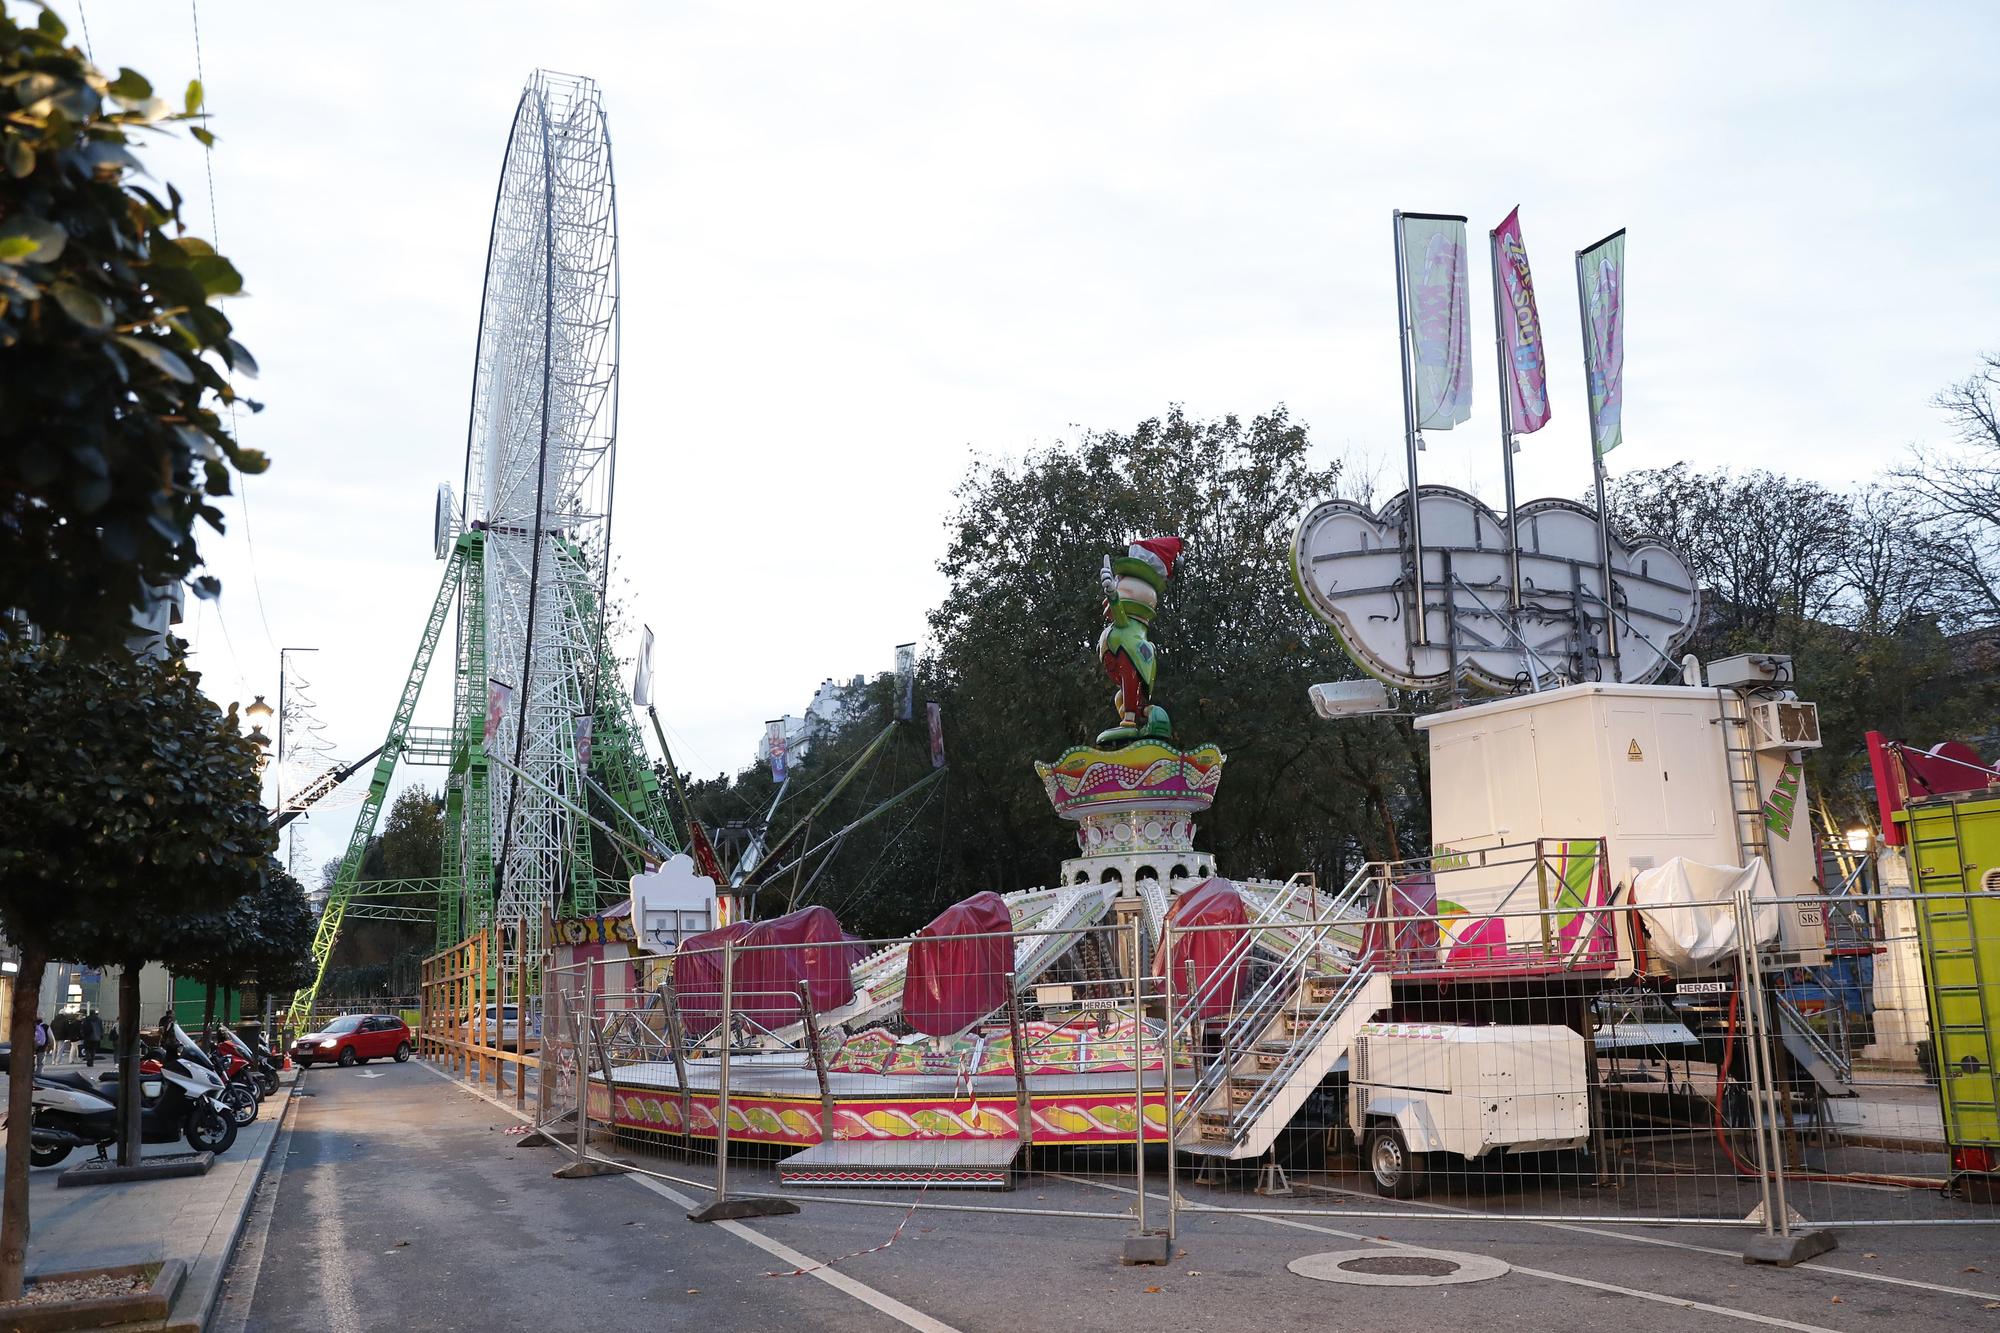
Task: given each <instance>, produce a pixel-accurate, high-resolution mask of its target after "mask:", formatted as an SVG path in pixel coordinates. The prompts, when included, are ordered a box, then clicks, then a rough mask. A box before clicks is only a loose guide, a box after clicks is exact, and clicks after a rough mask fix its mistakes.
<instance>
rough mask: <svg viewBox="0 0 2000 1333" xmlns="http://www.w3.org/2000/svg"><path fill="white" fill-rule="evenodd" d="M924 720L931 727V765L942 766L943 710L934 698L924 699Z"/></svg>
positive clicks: (934, 766)
mask: <svg viewBox="0 0 2000 1333" xmlns="http://www.w3.org/2000/svg"><path fill="white" fill-rule="evenodd" d="M924 720H925V721H926V722H928V723H929V724H930V729H931V767H932V768H943V767H944V710H943V709H941V708H939V707H938V702H937V700H935V699H926V700H925V701H924Z"/></svg>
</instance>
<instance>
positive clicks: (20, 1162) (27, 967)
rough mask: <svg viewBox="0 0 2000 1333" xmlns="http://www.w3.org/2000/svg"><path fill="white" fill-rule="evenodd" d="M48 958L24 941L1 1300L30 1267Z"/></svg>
mask: <svg viewBox="0 0 2000 1333" xmlns="http://www.w3.org/2000/svg"><path fill="white" fill-rule="evenodd" d="M47 966H48V960H47V959H46V958H44V957H43V956H42V955H41V954H40V953H39V952H37V951H36V950H34V949H32V948H29V947H27V946H25V945H24V946H23V947H22V949H21V970H20V971H19V972H18V973H16V974H15V977H14V1011H13V1013H12V1014H11V1015H10V1016H9V1020H8V1023H7V1033H8V1040H10V1041H12V1042H13V1043H14V1050H13V1054H12V1055H11V1057H10V1058H9V1060H8V1063H7V1125H8V1133H7V1195H6V1202H5V1204H4V1205H0V1301H11V1300H15V1299H17V1298H18V1297H19V1296H20V1294H21V1275H22V1273H23V1272H25V1271H26V1270H27V1267H28V1140H29V1133H28V1127H29V1126H30V1125H31V1124H33V1123H34V1102H33V1098H34V1094H35V1061H34V1058H33V1056H32V1055H30V1054H29V1052H31V1051H33V1050H34V1048H35V1009H36V1007H37V1006H38V1005H39V1004H40V1003H41V999H42V969H43V968H45V967H47Z"/></svg>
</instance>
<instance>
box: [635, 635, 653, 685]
mask: <svg viewBox="0 0 2000 1333" xmlns="http://www.w3.org/2000/svg"><path fill="white" fill-rule="evenodd" d="M632 702H633V703H635V704H650V703H652V702H653V629H652V626H650V625H641V626H640V627H639V667H638V670H637V671H635V672H634V673H633V675H632Z"/></svg>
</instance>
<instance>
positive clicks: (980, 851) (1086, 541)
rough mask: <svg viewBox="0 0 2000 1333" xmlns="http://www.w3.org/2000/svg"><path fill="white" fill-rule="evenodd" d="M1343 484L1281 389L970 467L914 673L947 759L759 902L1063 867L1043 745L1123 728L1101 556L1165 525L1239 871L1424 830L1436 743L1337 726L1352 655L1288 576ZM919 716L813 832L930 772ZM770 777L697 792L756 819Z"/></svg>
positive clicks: (878, 917) (1414, 845)
mask: <svg viewBox="0 0 2000 1333" xmlns="http://www.w3.org/2000/svg"><path fill="white" fill-rule="evenodd" d="M1340 482H1341V475H1340V471H1339V469H1338V468H1337V467H1335V466H1318V465H1315V464H1314V463H1313V461H1312V458H1311V449H1310V443H1309V440H1308V438H1307V434H1306V431H1305V428H1304V427H1303V426H1302V425H1300V424H1299V423H1297V422H1295V421H1293V420H1292V419H1291V418H1290V417H1289V415H1288V414H1287V413H1286V412H1285V410H1284V409H1283V408H1282V407H1280V408H1277V409H1274V410H1273V411H1271V412H1269V413H1266V414H1264V415H1262V416H1259V417H1256V418H1253V419H1250V420H1247V421H1246V420H1243V419H1240V418H1237V417H1234V416H1230V417H1223V418H1219V419H1215V420H1207V421H1204V420H1198V419H1195V418H1191V417H1188V416H1187V415H1186V414H1185V413H1183V412H1182V411H1180V410H1179V409H1178V408H1177V409H1175V410H1173V411H1171V412H1169V413H1168V414H1167V415H1166V416H1165V417H1163V418H1159V419H1154V420H1149V421H1145V422H1142V423H1140V424H1139V425H1138V426H1137V427H1136V428H1134V429H1133V430H1131V431H1129V432H1112V431H1093V432H1089V433H1086V434H1085V435H1083V436H1082V437H1081V438H1080V439H1078V440H1076V441H1074V442H1071V443H1064V444H1059V445H1056V446H1054V447H1052V448H1049V449H1046V450H1042V451H1040V452H1037V453H1035V454H1033V455H1031V456H1029V457H1027V458H1025V459H1022V460H1019V461H1016V462H982V463H979V464H976V465H975V466H974V467H973V468H972V469H971V470H970V472H969V474H968V475H967V477H966V479H965V481H964V483H963V484H962V485H961V486H960V488H959V490H958V493H957V507H956V510H955V512H954V513H953V514H952V516H951V517H950V519H949V520H948V523H947V529H946V535H947V549H946V553H945V556H944V558H943V560H942V561H941V562H940V567H941V568H942V569H943V571H944V573H945V574H946V576H947V577H948V578H949V580H950V592H949V594H948V596H947V598H946V600H945V601H944V603H943V604H942V605H940V606H939V607H938V608H937V609H936V610H934V611H933V612H932V613H931V616H930V625H931V638H932V643H933V648H932V650H931V653H930V655H929V657H928V658H927V659H926V660H925V661H924V662H922V663H921V664H920V667H919V676H918V686H917V697H918V698H919V700H922V699H925V698H932V699H937V700H938V701H939V702H940V703H941V705H942V706H943V710H944V716H945V748H946V752H947V755H948V758H949V762H950V771H949V775H948V778H947V779H946V782H945V784H944V786H943V788H942V789H936V790H933V789H926V792H925V793H924V794H923V795H921V796H918V797H916V798H913V801H912V802H911V803H910V804H909V805H907V806H899V807H897V808H895V809H892V810H890V811H887V812H885V813H884V814H883V815H882V816H881V817H880V818H878V819H876V820H874V821H873V822H871V823H869V824H868V825H866V826H865V827H864V828H862V829H859V830H856V831H855V832H854V833H853V834H852V835H850V836H849V837H848V838H847V839H846V840H845V841H844V843H842V844H841V845H840V846H839V847H838V848H836V849H829V852H828V853H824V854H823V855H830V854H831V853H832V852H833V851H836V850H837V852H838V856H837V858H836V859H835V860H834V861H833V862H832V863H831V864H830V865H828V866H826V867H824V868H822V867H821V866H819V865H818V864H817V863H811V864H807V865H804V866H802V867H799V868H798V869H797V870H796V871H794V872H792V873H791V874H787V875H781V876H778V877H777V879H776V880H775V881H774V882H773V886H772V889H771V890H767V891H766V893H765V894H764V895H763V896H762V897H761V899H760V902H759V912H760V913H761V914H769V913H770V912H772V911H776V910H781V909H782V908H783V907H784V906H785V905H787V904H788V903H789V902H791V901H792V900H793V899H792V892H793V888H794V885H795V884H796V885H797V886H798V889H799V897H798V901H799V902H801V903H805V902H819V903H824V904H826V905H828V906H832V907H833V908H834V909H835V910H836V912H837V913H838V914H839V915H840V916H841V918H842V920H843V921H844V922H846V923H847V924H848V926H849V928H850V929H854V930H857V931H859V932H861V933H863V934H868V935H887V934H895V933H900V932H902V931H906V930H908V929H910V928H912V927H914V926H917V925H920V924H922V923H923V922H924V921H925V920H926V919H928V918H929V917H930V916H931V915H933V914H935V913H936V912H937V911H938V910H939V909H940V908H941V907H943V906H944V905H946V904H948V903H950V902H952V901H955V900H957V899H959V898H962V897H964V896H966V895H967V894H970V893H973V892H976V891H979V890H981V889H994V890H998V891H1002V892H1006V891H1010V890H1015V889H1022V888H1028V887H1032V886H1034V885H1038V884H1046V883H1049V882H1051V881H1052V880H1053V879H1054V877H1055V875H1056V872H1057V868H1058V864H1059V862H1060V861H1061V860H1062V859H1063V858H1065V857H1068V856H1073V855H1075V854H1076V852H1075V848H1076V844H1075V840H1074V826H1072V825H1068V824H1065V823H1064V822H1063V821H1061V820H1060V819H1058V818H1057V817H1056V815H1055V813H1054V812H1053V811H1052V810H1051V809H1050V808H1049V804H1048V801H1047V799H1046V797H1045V796H1044V794H1043V792H1042V787H1041V784H1040V782H1039V781H1038V780H1037V779H1036V777H1035V772H1034V761H1035V760H1036V759H1053V758H1054V757H1055V756H1056V755H1058V754H1060V753H1061V752H1062V751H1063V750H1064V749H1066V748H1067V747H1069V746H1071V745H1075V744H1079V743H1085V742H1088V741H1090V740H1091V738H1093V737H1094V736H1095V735H1096V734H1097V733H1098V731H1100V730H1102V729H1103V728H1104V727H1106V726H1109V725H1111V721H1112V717H1111V705H1110V700H1111V692H1112V687H1111V685H1110V683H1109V682H1108V681H1107V680H1106V679H1105V677H1104V675H1103V672H1102V670H1101V669H1100V666H1099V663H1098V660H1097V654H1096V640H1097V634H1098V630H1099V629H1100V627H1101V626H1102V623H1103V621H1102V616H1101V614H1100V610H1099V602H1100V598H1101V592H1100V589H1099V586H1098V578H1097V575H1098V569H1099V566H1100V565H1101V563H1102V561H1103V559H1104V557H1105V556H1106V555H1107V554H1112V553H1114V552H1120V551H1122V550H1123V548H1124V545H1125V543H1126V542H1127V541H1129V540H1130V539H1132V538H1135V537H1144V536H1154V535H1165V534H1175V535H1179V536H1181V537H1183V538H1185V539H1186V540H1187V542H1188V546H1187V549H1186V551H1185V552H1184V554H1183V556H1182V558H1181V561H1180V564H1179V566H1178V567H1177V568H1176V571H1175V574H1174V577H1173V579H1172V580H1171V581H1170V582H1169V583H1168V585H1167V590H1166V594H1165V596H1164V597H1163V598H1162V599H1161V607H1160V614H1159V617H1158V619H1157V620H1156V621H1155V622H1154V629H1153V638H1154V640H1155V642H1156V643H1158V644H1159V645H1160V650H1161V663H1160V671H1159V682H1158V692H1157V695H1156V700H1157V702H1159V703H1161V704H1163V705H1164V706H1165V707H1166V708H1167V709H1168V711H1169V713H1170V714H1171V716H1172V718H1173V723H1174V728H1175V731H1176V733H1177V736H1178V738H1179V739H1180V741H1181V742H1182V743H1184V744H1192V743H1198V742H1201V741H1206V740H1213V741H1215V742H1216V743H1217V744H1219V745H1220V746H1221V747H1222V748H1223V750H1224V751H1225V752H1226V753H1227V754H1228V756H1229V759H1228V765H1227V767H1226V768H1225V769H1224V774H1223V781H1222V790H1221V795H1220V797H1219V798H1218V800H1217V801H1216V804H1215V807H1214V809H1213V810H1212V811H1211V813H1210V815H1209V816H1208V817H1207V818H1205V819H1204V820H1202V821H1201V824H1202V832H1201V834H1200V835H1199V840H1200V843H1201V845H1203V846H1207V847H1211V848H1213V849H1214V850H1215V851H1216V853H1217V855H1218V859H1219V861H1220V863H1221V866H1222V869H1223V871H1224V873H1227V874H1233V875H1241V876H1245V877H1250V876H1261V875H1278V876H1284V875H1289V874H1291V873H1293V872H1295V871H1300V870H1309V871H1313V872H1316V873H1317V874H1318V875H1319V876H1320V877H1321V879H1322V881H1323V882H1324V881H1327V880H1331V881H1333V882H1335V883H1338V882H1341V881H1343V880H1344V879H1345V878H1346V877H1347V875H1348V874H1349V873H1350V872H1351V871H1352V870H1353V869H1354V868H1355V867H1356V866H1357V865H1358V864H1359V863H1360V862H1361V861H1363V860H1366V859H1375V858H1381V857H1390V856H1396V855H1399V854H1404V855H1406V854H1410V853H1413V852H1415V851H1418V850H1421V849H1422V847H1423V846H1424V845H1425V843H1426V841H1427V835H1428V816H1427V811H1426V801H1425V793H1424V789H1423V786H1422V748H1421V746H1420V744H1419V743H1418V742H1417V741H1416V739H1415V738H1414V737H1413V736H1412V735H1411V734H1410V732H1409V730H1408V729H1407V727H1399V726H1397V725H1396V724H1393V723H1389V722H1381V721H1361V722H1355V723H1350V724H1344V725H1340V726H1333V725H1329V724H1327V723H1324V722H1321V721H1319V720H1318V719H1317V718H1315V717H1314V715H1313V713H1312V709H1311V706H1310V705H1309V703H1308V702H1307V698H1306V690H1307V687H1308V686H1310V685H1311V684H1313V683H1314V682H1317V681H1326V680H1341V679H1353V678H1354V677H1355V676H1356V675H1357V671H1356V668H1355V667H1354V665H1353V664H1352V662H1351V661H1349V659H1348V658H1347V656H1346V654H1345V653H1344V652H1343V651H1342V650H1341V648H1340V645H1339V642H1338V640H1337V639H1336V638H1335V637H1334V635H1333V633H1332V631H1331V630H1330V629H1328V628H1327V627H1326V626H1325V625H1324V624H1322V623H1321V622H1320V621H1319V620H1317V619H1316V618H1314V617H1313V616H1312V614H1311V613H1310V612H1309V611H1308V610H1307V609H1306V607H1305V606H1304V604H1303V603H1302V602H1301V601H1300V600H1299V598H1298V595H1297V594H1296V593H1295V592H1294V591H1293V588H1292V576H1291V559H1290V539H1291V530H1292V524H1293V522H1294V520H1295V519H1296V517H1297V515H1298V513H1299V511H1300V510H1301V508H1303V507H1304V506H1305V505H1306V504H1308V503H1310V502H1312V501H1314V500H1317V499H1320V498H1322V497H1324V496H1327V495H1331V494H1334V493H1335V492H1336V490H1337V489H1338V487H1339V484H1340ZM892 693H893V691H892V687H891V684H890V680H889V678H888V677H886V676H884V677H882V678H879V679H878V680H876V681H875V682H873V684H872V685H871V686H870V688H869V691H868V695H867V698H866V700H865V703H864V705H863V707H862V708H860V709H859V710H858V711H857V712H856V714H855V715H854V716H853V717H852V718H851V719H850V720H849V721H847V722H846V723H845V724H844V725H841V726H839V727H837V728H835V729H833V730H832V731H831V732H830V733H829V734H826V735H823V736H819V737H816V738H815V740H814V742H813V745H812V747H811V750H810V752H809V753H808V755H807V756H806V758H805V760H804V761H803V762H802V763H800V764H799V765H798V767H797V770H796V772H795V773H794V776H793V779H792V787H791V789H790V792H789V793H788V796H787V801H786V806H785V809H786V810H788V811H792V812H796V811H800V810H802V809H804V808H805V807H806V806H809V805H810V804H811V803H812V801H813V799H814V793H815V792H816V791H818V790H823V788H821V787H820V786H819V784H821V783H825V782H829V781H830V780H831V773H832V772H833V770H835V769H836V768H838V767H840V766H841V765H842V764H844V763H845V762H846V761H847V760H848V759H849V758H851V757H852V756H853V755H854V754H855V753H857V752H858V750H859V749H860V747H861V746H862V745H864V744H865V743H866V742H867V741H868V739H870V738H871V737H872V736H873V735H874V734H875V733H876V732H877V731H879V730H880V728H881V727H882V726H883V724H884V723H885V721H886V720H887V718H888V717H889V715H890V708H891V697H892ZM921 716H922V715H921V709H920V711H919V720H918V723H917V725H916V726H914V727H908V728H904V729H903V731H902V733H901V734H899V735H897V736H896V737H895V738H894V739H893V741H892V742H891V744H889V745H888V746H886V747H885V748H884V750H883V751H881V752H880V753H879V755H878V757H877V758H876V759H875V760H874V761H872V762H873V764H874V766H875V768H876V770H877V771H873V772H870V773H869V774H866V775H863V776H862V777H859V778H857V779H856V781H855V782H854V783H852V784H851V785H850V787H849V789H848V791H847V792H846V793H845V794H844V795H843V797H842V800H841V802H840V803H839V804H838V805H836V806H835V807H833V808H831V809H829V810H828V811H827V812H826V813H825V814H824V815H823V816H822V817H821V820H820V822H821V824H822V825H823V826H824V828H823V831H822V832H815V833H814V834H813V835H812V837H811V839H810V841H815V842H816V841H819V840H821V839H822V838H823V837H825V836H826V835H827V834H831V833H833V832H835V831H837V830H839V829H841V828H843V827H845V826H846V825H847V824H848V823H850V822H852V821H853V820H854V819H856V818H858V817H859V816H860V815H861V814H863V813H865V812H866V811H867V810H868V809H870V808H872V807H873V806H875V805H877V804H879V803H880V802H881V800H882V799H883V798H884V797H885V796H887V795H889V794H891V793H894V792H898V791H901V790H903V789H904V788H905V787H906V786H907V785H908V784H909V783H911V782H913V781H915V780H916V779H917V778H918V777H919V776H921V775H922V774H924V773H926V772H928V771H929V767H930V759H929V747H928V740H927V738H926V736H925V732H924V728H923V726H922V722H921ZM772 791H773V788H772V784H771V782H770V779H769V777H768V775H766V774H765V772H764V771H763V770H762V769H761V768H753V769H748V770H746V771H745V772H744V773H742V774H740V775H738V776H737V777H736V779H735V780H734V781H733V782H728V783H724V782H722V781H720V780H715V781H710V782H704V783H699V784H696V786H695V789H694V790H693V792H692V793H691V798H690V799H691V801H692V802H693V803H694V805H695V807H696V809H697V811H698V813H700V814H701V815H702V816H703V818H704V819H705V820H708V821H710V822H712V823H718V824H726V823H729V822H732V821H737V820H746V821H751V822H755V821H756V820H758V819H759V818H761V816H762V813H763V811H764V809H765V807H766V806H767V805H768V803H769V801H770V798H771V795H772ZM796 818H797V815H796V814H795V813H794V814H790V815H786V814H781V815H780V817H779V818H778V820H777V821H775V822H776V823H777V824H778V825H780V827H781V828H782V827H783V826H787V825H789V824H790V823H791V822H792V821H793V820H794V819H796ZM816 874H817V879H815V878H814V876H815V875H816ZM807 885H810V888H807V887H806V886H807Z"/></svg>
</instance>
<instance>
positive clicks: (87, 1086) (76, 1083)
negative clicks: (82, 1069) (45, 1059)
mask: <svg viewBox="0 0 2000 1333" xmlns="http://www.w3.org/2000/svg"><path fill="white" fill-rule="evenodd" d="M112 1077H114V1078H115V1077H116V1075H112ZM41 1079H42V1081H43V1082H44V1083H60V1084H62V1085H63V1086H64V1087H66V1088H75V1089H77V1090H78V1091H81V1092H88V1093H92V1094H95V1093H96V1092H97V1091H98V1087H97V1085H96V1084H95V1083H92V1082H91V1081H90V1080H89V1079H87V1078H85V1077H84V1076H83V1075H82V1074H79V1073H77V1072H76V1071H75V1070H67V1071H65V1072H63V1073H60V1074H43V1075H42V1076H41Z"/></svg>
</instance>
